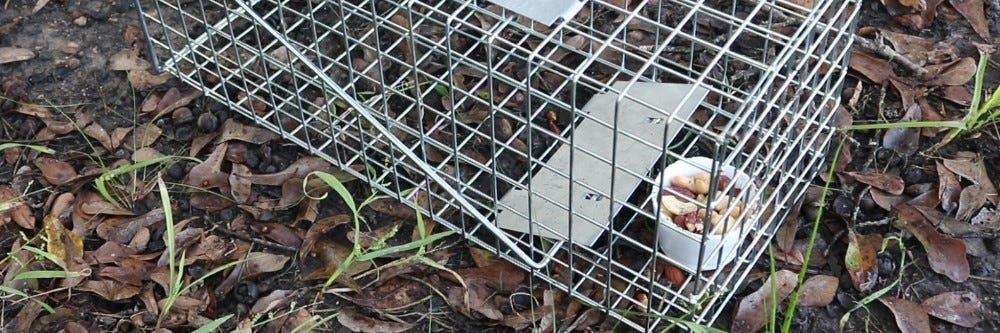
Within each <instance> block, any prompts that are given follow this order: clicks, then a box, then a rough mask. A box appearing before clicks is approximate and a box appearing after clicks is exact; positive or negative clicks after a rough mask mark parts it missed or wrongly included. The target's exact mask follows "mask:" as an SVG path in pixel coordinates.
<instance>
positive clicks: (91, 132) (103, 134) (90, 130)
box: [83, 123, 118, 150]
mask: <svg viewBox="0 0 1000 333" xmlns="http://www.w3.org/2000/svg"><path fill="white" fill-rule="evenodd" d="M83 133H84V134H86V135H87V136H89V137H92V138H94V139H96V140H97V142H98V143H100V144H101V146H104V148H105V149H107V150H115V148H118V147H117V146H115V145H113V144H112V142H111V136H110V135H108V131H105V130H104V127H101V125H100V124H98V123H93V124H90V126H87V127H84V128H83Z"/></svg>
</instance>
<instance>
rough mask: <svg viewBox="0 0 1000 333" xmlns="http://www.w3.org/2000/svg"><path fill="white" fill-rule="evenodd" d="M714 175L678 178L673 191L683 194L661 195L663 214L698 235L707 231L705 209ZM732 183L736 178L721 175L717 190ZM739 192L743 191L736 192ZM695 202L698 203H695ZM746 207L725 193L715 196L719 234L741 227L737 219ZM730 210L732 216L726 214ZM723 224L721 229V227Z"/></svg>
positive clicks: (715, 222)
mask: <svg viewBox="0 0 1000 333" xmlns="http://www.w3.org/2000/svg"><path fill="white" fill-rule="evenodd" d="M711 178H712V177H711V175H709V174H708V173H707V172H702V173H699V174H696V175H694V176H693V177H685V176H676V177H674V179H673V180H672V181H671V184H672V186H671V189H673V190H674V191H676V192H678V193H680V194H681V195H682V196H680V197H678V196H676V195H674V194H672V193H670V192H667V191H663V192H662V193H661V195H660V207H661V213H663V215H665V216H667V217H669V218H670V219H671V220H672V221H673V222H674V224H676V225H677V226H678V227H680V228H682V229H685V230H687V231H690V232H694V233H701V232H702V231H704V229H705V226H704V222H703V221H704V218H705V216H706V215H707V212H706V211H705V209H704V208H699V205H698V203H700V204H701V207H704V206H707V205H708V202H707V201H708V195H707V194H708V192H709V190H710V187H711V186H710V184H711ZM731 182H732V179H730V178H729V177H727V176H725V175H719V179H718V184H717V188H718V189H725V188H726V187H727V186H729V184H730V183H731ZM734 192H736V193H738V192H739V189H734ZM692 199H693V200H697V202H698V203H695V202H694V201H692ZM744 208H745V205H744V204H743V203H742V202H740V201H739V200H737V199H736V198H733V197H731V196H728V195H726V194H724V193H722V192H716V193H715V203H714V204H713V206H712V211H713V213H712V217H711V223H712V224H711V227H710V228H714V230H715V234H716V235H721V234H723V233H725V232H728V231H729V230H732V229H733V228H734V227H736V226H738V223H737V220H736V219H737V217H739V216H740V214H741V213H742V212H743V209H744ZM727 211H728V213H729V214H728V215H727V214H726V213H727ZM720 224H722V225H721V226H719V225H720Z"/></svg>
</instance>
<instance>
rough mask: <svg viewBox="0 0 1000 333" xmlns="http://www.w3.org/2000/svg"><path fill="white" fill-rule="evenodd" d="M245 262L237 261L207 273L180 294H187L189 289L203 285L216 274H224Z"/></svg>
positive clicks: (185, 287)
mask: <svg viewBox="0 0 1000 333" xmlns="http://www.w3.org/2000/svg"><path fill="white" fill-rule="evenodd" d="M243 261H244V260H236V261H233V262H229V263H226V264H225V265H222V266H219V267H216V268H213V269H212V270H210V271H208V273H205V274H204V275H202V276H201V277H199V278H198V279H197V280H194V281H192V282H191V283H189V284H188V285H186V286H184V288H183V289H181V291H180V293H179V294H184V293H185V292H187V290H188V289H191V287H192V286H196V285H198V284H199V283H201V282H202V281H204V280H205V279H207V278H210V277H212V276H213V275H215V274H219V272H222V271H224V270H227V269H230V268H232V267H233V266H236V265H238V264H240V263H242V262H243Z"/></svg>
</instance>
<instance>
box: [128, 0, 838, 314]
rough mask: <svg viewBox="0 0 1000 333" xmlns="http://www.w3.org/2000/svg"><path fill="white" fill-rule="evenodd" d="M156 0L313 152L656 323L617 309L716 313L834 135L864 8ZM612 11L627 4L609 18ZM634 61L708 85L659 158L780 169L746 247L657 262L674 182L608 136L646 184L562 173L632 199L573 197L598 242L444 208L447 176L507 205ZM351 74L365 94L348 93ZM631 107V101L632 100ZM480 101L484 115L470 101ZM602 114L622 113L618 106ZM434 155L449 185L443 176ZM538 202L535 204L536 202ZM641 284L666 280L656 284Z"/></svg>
mask: <svg viewBox="0 0 1000 333" xmlns="http://www.w3.org/2000/svg"><path fill="white" fill-rule="evenodd" d="M141 4H143V5H142V6H141V7H142V8H143V9H145V10H144V11H143V15H144V18H145V19H147V20H149V21H148V22H151V23H152V24H151V25H150V26H148V27H146V28H147V35H148V36H149V37H150V38H149V40H150V48H151V49H152V50H153V52H152V54H153V55H154V56H155V57H154V63H155V64H156V65H157V67H162V68H164V69H166V70H169V71H172V72H173V73H175V74H176V75H177V76H178V77H180V78H181V79H182V80H184V81H186V82H188V83H190V84H192V85H195V86H197V87H200V88H201V89H203V90H204V91H205V93H206V94H207V95H208V96H210V97H211V98H213V99H216V100H219V101H221V102H224V103H227V104H228V106H229V107H230V108H232V109H233V110H236V111H238V112H240V113H242V114H244V115H246V116H248V117H250V118H252V119H253V120H255V121H256V122H257V123H258V124H260V125H262V126H264V127H267V128H269V129H271V130H274V131H276V132H278V133H281V134H282V136H284V137H285V138H286V139H288V140H290V141H292V142H294V143H296V144H298V145H300V146H302V147H304V148H306V149H308V150H309V151H310V152H311V153H313V154H316V155H318V156H321V157H323V158H325V159H328V160H331V161H334V162H336V163H337V164H338V165H341V166H344V167H348V166H354V165H365V166H368V167H372V168H373V169H375V170H379V171H380V172H379V173H378V174H377V175H375V176H374V177H369V175H367V174H362V173H357V172H354V173H355V176H357V177H359V178H361V179H365V180H367V181H368V182H369V184H370V185H371V186H372V187H373V188H375V189H378V190H380V191H383V192H385V193H388V194H391V195H395V196H396V197H397V198H398V199H400V200H402V201H403V202H405V203H407V204H410V205H411V206H414V207H418V208H420V209H422V210H423V211H425V212H426V213H428V214H429V215H430V216H434V217H435V219H436V220H438V222H439V223H442V224H443V225H446V226H449V227H451V228H454V229H457V230H461V231H463V232H464V233H465V235H466V236H467V237H468V238H469V239H470V240H472V241H473V242H475V243H477V244H478V245H480V246H484V247H486V248H489V249H491V250H495V251H497V252H498V253H500V254H501V255H503V256H505V257H507V258H509V259H512V261H513V262H515V263H517V264H519V265H522V266H523V267H525V268H528V269H531V270H532V271H533V272H534V273H535V274H534V275H536V276H537V277H538V278H540V279H542V280H544V281H547V282H549V283H551V284H553V285H555V286H557V287H559V288H562V289H564V290H566V291H568V292H570V293H571V295H572V296H574V297H576V298H578V299H581V300H582V301H584V302H585V303H587V304H589V305H593V306H600V307H604V308H607V309H609V310H612V311H609V313H610V314H611V315H613V316H615V317H617V318H619V319H622V320H623V322H624V323H626V324H628V325H629V326H632V327H634V328H637V329H643V328H649V327H657V326H658V325H660V324H661V321H662V319H660V318H657V317H652V318H651V319H642V318H638V317H634V316H628V315H626V314H625V313H624V312H621V311H618V310H627V309H633V310H635V309H645V310H647V311H649V312H650V313H652V314H657V315H671V316H675V317H676V316H690V319H691V320H694V321H698V322H707V323H711V322H714V321H715V320H716V319H717V318H718V316H719V314H720V313H721V310H722V305H723V304H725V303H726V301H728V300H729V299H730V298H731V297H732V292H731V291H732V290H733V288H735V287H736V286H737V285H738V284H739V283H740V282H741V281H742V280H743V279H744V278H745V277H746V275H747V274H748V273H749V271H750V266H751V265H752V263H753V262H754V261H756V259H757V258H758V257H759V256H760V255H761V254H762V252H763V251H762V249H763V246H764V244H765V243H766V242H767V241H768V240H769V239H770V237H771V235H772V232H773V230H774V229H775V228H776V227H777V223H776V222H777V221H780V220H781V219H782V218H783V217H784V216H785V214H787V208H788V207H790V206H791V205H792V204H793V203H794V202H795V201H796V200H798V199H799V198H800V196H801V195H802V193H804V188H805V186H807V185H808V183H809V181H810V180H811V178H812V176H813V175H815V172H816V170H817V169H818V168H819V166H820V163H821V161H822V159H823V156H824V155H825V153H826V148H827V147H828V145H829V143H830V140H831V136H832V130H831V129H830V127H829V125H828V124H829V122H830V118H831V117H832V114H833V112H832V110H833V108H834V107H836V105H837V101H838V100H839V96H838V95H839V91H840V86H841V83H842V80H843V74H844V71H843V70H842V66H843V65H844V64H845V59H846V54H847V49H848V46H849V45H850V42H851V34H850V31H851V30H850V28H851V25H852V24H853V19H854V17H855V16H856V10H857V6H856V3H855V2H851V1H847V2H842V1H816V2H815V4H814V8H813V10H812V11H805V10H802V9H801V8H797V7H796V6H794V5H791V4H789V3H785V2H772V1H759V2H758V1H749V2H740V3H737V2H724V3H709V2H707V1H684V0H677V1H671V2H657V1H651V2H641V3H640V4H639V5H638V6H636V7H633V8H631V9H627V8H619V7H617V6H615V5H613V4H611V3H608V2H604V1H591V2H590V3H588V5H587V6H586V7H585V9H584V13H583V14H581V15H578V18H577V19H574V20H572V21H564V22H560V23H558V24H557V25H556V26H554V27H546V26H541V25H538V24H534V23H532V22H530V21H527V20H524V19H518V18H517V17H515V16H513V15H509V13H506V12H504V11H503V10H498V9H497V8H496V7H495V6H488V5H487V4H485V3H477V2H472V1H468V2H466V1H462V2H455V1H408V2H402V3H397V2H386V1H371V0H368V1H309V0H306V1H297V0H286V1H247V2H237V0H223V1H217V0H200V1H198V2H197V3H193V2H192V1H181V0H160V1H155V2H154V1H141ZM248 8H252V9H253V10H252V11H248V10H246V9H248ZM651 8H652V9H651ZM650 12H653V13H654V15H648V14H649V13H650ZM586 15H590V18H587V17H582V18H581V16H586ZM648 16H652V18H650V17H648ZM598 18H615V20H616V21H617V22H616V23H613V24H610V25H608V24H603V25H602V24H599V22H600V20H599V19H598ZM625 22H628V23H627V24H626V23H625ZM144 23H145V21H144ZM609 26H610V28H609ZM705 30H710V31H720V30H721V31H725V33H722V34H716V35H714V36H711V35H709V34H706V32H705ZM635 31H641V32H642V33H643V34H645V36H643V37H644V38H642V39H641V40H642V41H645V42H646V43H644V44H640V45H636V44H637V43H635V42H636V41H635V40H630V39H629V38H630V33H633V34H634V33H635ZM272 32H277V36H275V35H274V34H272ZM650 35H651V36H650ZM631 36H632V37H635V35H631ZM581 39H582V41H581ZM745 43H749V44H751V45H743V44H745ZM566 57H575V58H576V59H575V60H576V61H563V60H564V59H566ZM160 59H162V60H163V61H162V63H161V62H160V61H159V60H160ZM358 59H361V60H358ZM310 63H311V64H313V65H315V67H317V69H319V71H318V72H320V73H316V72H317V71H312V70H310V66H308V65H309V64H310ZM539 77H540V78H541V80H539V79H537V78H539ZM546 79H548V80H546ZM617 81H626V82H630V83H632V82H681V83H689V84H693V85H696V86H700V87H704V88H706V89H708V90H709V97H708V98H706V99H705V100H704V101H701V102H700V107H699V110H698V114H699V115H701V117H700V118H698V119H683V118H676V117H674V114H676V111H677V110H662V113H663V117H662V119H660V120H661V121H665V122H666V123H667V124H668V126H677V127H680V128H681V132H682V133H684V135H682V136H681V137H680V138H678V139H677V140H674V141H673V142H644V144H645V145H646V146H648V147H652V148H655V149H656V150H658V151H660V152H661V153H662V158H661V161H660V164H659V165H660V167H662V164H663V163H666V162H668V161H673V160H677V159H681V158H683V157H686V156H694V155H708V156H714V157H716V160H717V161H718V162H719V164H718V165H716V167H713V170H706V171H710V172H717V169H718V166H719V165H733V166H735V167H736V168H737V169H739V170H740V171H742V172H745V173H747V174H750V175H753V176H754V178H755V179H756V180H758V181H759V183H760V184H763V185H766V187H765V188H764V189H762V191H761V192H760V195H759V196H758V197H757V198H756V201H757V202H758V203H759V205H760V206H761V207H763V209H761V211H760V212H758V213H757V214H755V215H753V216H751V218H752V219H751V220H748V221H747V222H745V223H744V224H743V226H746V227H748V228H750V229H752V230H749V231H750V232H749V235H750V237H749V238H748V240H747V241H745V242H743V244H742V245H741V246H740V249H738V251H739V252H738V253H739V256H738V257H737V259H736V261H735V262H734V263H733V264H730V265H729V266H727V267H726V268H724V269H719V270H715V271H711V272H698V273H697V274H690V275H689V276H688V277H687V279H686V281H685V282H684V283H683V285H681V286H672V285H670V284H669V283H668V282H666V281H664V280H663V279H662V278H660V276H659V272H658V270H660V269H661V267H660V266H659V265H660V263H662V262H665V261H667V260H668V259H667V258H666V257H665V256H664V255H663V254H662V253H660V252H659V251H657V250H656V248H657V244H656V243H655V241H650V239H647V238H645V237H641V236H639V235H638V234H637V232H638V233H641V232H642V231H643V230H648V229H644V228H648V226H650V225H654V224H653V223H657V222H663V221H659V218H658V215H654V214H653V213H652V211H653V210H652V207H651V203H650V202H648V200H644V199H645V196H644V194H643V192H645V193H648V191H649V189H650V188H653V187H655V186H656V184H653V179H652V177H654V176H655V175H653V174H652V173H653V172H655V171H656V169H657V168H658V167H656V168H651V169H650V170H646V171H648V172H647V173H642V174H639V173H637V172H636V171H635V170H623V169H620V168H618V167H617V163H616V159H617V158H618V157H617V156H598V157H599V158H601V159H602V160H603V161H604V162H605V163H606V164H607V165H604V166H595V167H602V168H606V169H607V170H608V174H609V177H619V175H621V174H627V175H631V176H633V177H638V178H641V179H642V180H643V184H644V185H642V186H640V190H639V191H636V194H634V195H631V196H625V197H623V196H621V195H618V196H616V193H606V192H605V193H602V192H601V189H595V188H588V184H586V183H582V182H580V181H579V180H577V179H574V178H573V175H572V173H570V174H562V176H564V177H565V181H566V184H567V186H569V187H570V188H572V187H574V186H579V187H584V188H587V189H588V190H590V191H593V192H594V193H595V194H597V195H598V196H599V197H603V198H606V200H610V201H611V202H613V203H615V204H617V205H618V206H620V207H623V208H622V209H621V211H620V212H618V214H617V215H616V216H613V217H612V218H601V217H594V216H580V215H578V214H573V212H572V211H570V212H569V213H570V216H572V220H571V221H569V223H571V225H573V224H582V223H591V224H595V225H597V226H599V227H601V228H606V229H607V232H605V233H604V234H603V235H601V238H600V239H599V240H598V241H597V243H596V244H595V245H594V246H579V245H573V244H574V240H573V239H570V238H571V237H570V236H569V235H561V236H562V237H555V238H552V237H548V238H540V237H534V236H535V235H537V234H538V233H537V229H535V230H530V231H529V232H528V233H526V234H522V233H514V232H507V233H502V234H499V235H497V234H495V233H494V231H493V230H494V229H495V228H485V227H484V226H487V223H489V221H486V222H487V223H483V222H481V221H479V220H477V219H475V218H473V217H470V216H469V215H468V213H469V212H468V211H467V210H462V213H464V214H457V215H456V216H454V217H453V218H445V217H446V216H450V215H453V212H454V211H456V210H458V208H459V203H457V202H456V199H455V198H454V197H451V196H449V195H447V194H445V193H442V192H443V191H442V190H443V189H446V187H447V186H450V187H451V188H452V189H454V190H457V191H458V192H460V193H461V194H462V196H463V197H464V198H467V199H468V203H471V204H473V205H475V206H477V208H479V211H480V212H483V214H485V215H486V216H487V217H491V216H495V215H496V214H497V212H498V211H499V210H501V209H504V207H502V203H501V202H500V201H499V198H500V197H501V196H503V194H504V193H505V192H507V191H510V190H511V189H515V188H520V189H522V190H527V191H532V182H531V176H532V174H534V173H536V172H537V170H539V169H541V168H550V169H553V168H554V167H553V166H550V165H548V164H547V161H546V160H545V157H546V156H550V155H551V154H552V152H553V151H555V150H556V149H558V147H562V146H570V147H573V146H574V142H575V139H574V138H575V135H586V133H574V129H575V127H576V126H577V124H579V123H581V122H583V121H591V122H594V121H596V120H595V119H594V118H592V117H590V116H589V115H587V114H585V113H582V112H579V110H580V108H581V107H582V105H583V104H584V103H586V101H587V99H589V98H590V97H591V96H593V95H594V94H596V93H601V92H607V91H612V90H614V91H615V92H616V93H617V94H618V96H620V98H621V100H627V99H634V97H633V96H632V95H631V94H630V93H629V88H628V86H626V87H625V88H624V89H611V88H610V87H611V85H612V83H614V82H617ZM331 82H332V83H333V84H331ZM336 88H339V89H341V90H343V91H344V92H345V93H346V95H348V96H336V95H333V94H331V93H330V92H331V91H334V90H336ZM343 97H349V98H347V99H345V98H343ZM686 98H690V96H688V97H686ZM351 99H354V100H356V101H360V102H362V103H363V104H364V106H363V108H364V109H365V110H367V111H369V112H370V113H371V114H372V115H373V116H374V118H376V119H377V122H378V123H379V124H381V125H382V127H384V128H385V129H387V130H388V131H389V132H391V133H392V138H390V136H387V135H385V134H383V133H379V132H378V131H375V130H374V129H373V128H372V126H373V125H374V124H372V123H370V122H367V121H366V119H363V118H362V117H358V116H357V114H358V113H359V111H358V110H357V109H358V106H357V105H356V104H354V105H352V103H350V101H351ZM636 102H638V103H641V104H647V105H648V103H647V102H645V101H636ZM446 104H448V105H446ZM549 111H554V112H556V113H557V115H558V116H560V118H561V119H563V121H562V123H561V124H560V125H562V126H552V125H551V124H549V123H547V121H546V120H547V116H549ZM618 112H619V110H618V108H617V107H616V109H615V114H616V118H617V114H618ZM482 114H485V115H486V116H483V115H482ZM472 116H476V117H481V118H483V119H472V120H470V119H467V117H472ZM567 118H568V119H572V121H566V120H565V119H567ZM599 123H600V125H601V126H605V127H607V128H610V129H612V130H616V131H618V132H620V131H619V129H618V128H617V127H616V126H617V124H615V123H604V122H599ZM503 127H509V128H510V129H509V133H506V134H504V133H500V132H504V131H507V130H505V129H503ZM623 134H624V135H626V136H629V135H631V134H630V133H623ZM632 137H634V136H632ZM393 139H395V140H393ZM391 141H398V142H402V143H403V145H394V144H393V142H391ZM404 146H405V147H404ZM404 150H408V151H409V153H411V154H416V155H417V156H418V159H416V160H414V159H412V158H407V157H406V156H405V155H406V154H405V153H406V152H405V151H404ZM581 153H584V154H588V153H590V152H587V151H582V152H581ZM505 159H506V160H507V161H508V162H506V164H504V163H505V162H504V160H505ZM511 160H513V161H515V162H509V161H511ZM421 163H423V164H425V165H424V168H422V167H421V165H420V164H421ZM426 166H430V167H432V168H433V169H436V170H438V171H437V176H438V177H439V178H443V179H444V180H445V182H444V183H447V185H443V184H438V183H436V182H435V181H433V180H429V179H428V178H429V177H427V175H426V174H425V172H424V171H425V170H426V169H427V168H426ZM347 171H349V172H353V170H352V169H350V168H348V170H347ZM408 189H417V190H415V191H410V192H407V191H406V190H408ZM570 191H572V190H570ZM403 193H408V194H407V195H405V196H404V195H403ZM568 193H569V192H568ZM537 200H548V201H553V202H558V199H554V198H537ZM561 208H563V209H567V210H571V209H570V208H569V207H568V206H561ZM521 213H522V214H523V215H524V217H525V218H527V219H529V220H532V218H533V216H531V212H521ZM610 213H612V212H609V215H613V214H610ZM471 215H475V214H471ZM654 221H657V222H654ZM666 223H669V221H667V222H666ZM531 226H532V228H541V229H545V228H546V227H545V226H544V225H542V224H537V225H536V224H534V223H533V224H532V225H531ZM547 231H548V232H550V233H551V232H552V230H547ZM652 239H655V237H654V238H652ZM505 241H506V243H505ZM510 244H513V245H514V246H509V245H510ZM722 250H723V249H713V250H707V251H706V252H707V253H704V254H703V255H704V256H712V255H718V254H719V253H720V252H721V251H722ZM521 254H524V255H525V256H526V257H521ZM639 294H645V295H648V296H649V300H648V302H641V301H640V300H639V299H638V297H637V295H639Z"/></svg>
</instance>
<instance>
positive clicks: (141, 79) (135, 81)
mask: <svg viewBox="0 0 1000 333" xmlns="http://www.w3.org/2000/svg"><path fill="white" fill-rule="evenodd" d="M126 77H127V78H128V82H129V83H130V84H132V87H133V88H135V89H137V90H149V89H151V88H153V87H156V86H158V85H161V84H164V83H167V81H170V78H172V77H173V76H172V75H171V74H170V73H169V72H164V73H161V74H155V75H154V74H153V73H151V72H150V71H149V70H148V69H136V70H131V71H128V75H126Z"/></svg>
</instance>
